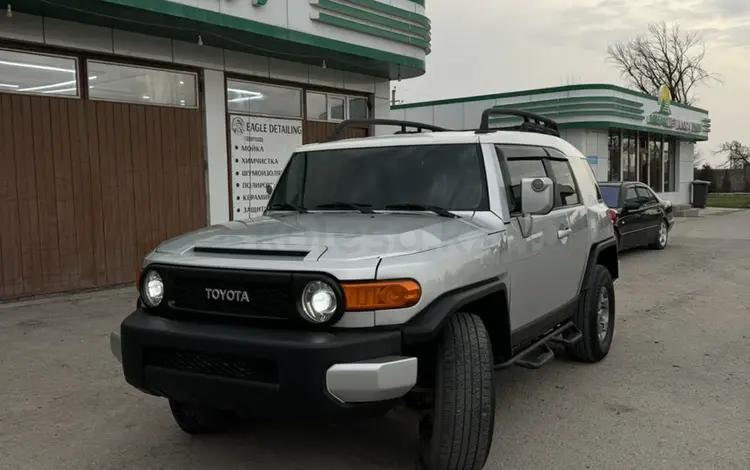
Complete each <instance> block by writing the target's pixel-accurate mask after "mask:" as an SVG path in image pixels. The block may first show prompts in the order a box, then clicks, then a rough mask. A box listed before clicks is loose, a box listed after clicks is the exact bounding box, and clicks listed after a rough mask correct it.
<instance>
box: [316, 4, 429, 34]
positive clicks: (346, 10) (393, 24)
mask: <svg viewBox="0 0 750 470" xmlns="http://www.w3.org/2000/svg"><path fill="white" fill-rule="evenodd" d="M310 5H313V6H314V7H316V8H318V9H320V10H327V11H330V12H333V13H338V14H341V15H345V16H348V17H349V18H352V19H355V20H363V21H367V22H370V23H374V24H377V25H380V26H385V27H387V28H392V29H397V30H399V31H403V32H404V33H408V34H411V35H414V36H417V37H418V38H420V39H423V40H424V41H426V42H428V43H429V41H430V30H429V28H430V26H429V24H428V26H427V27H424V26H422V25H421V24H419V25H417V24H414V23H412V22H410V21H408V20H407V21H403V20H400V19H394V18H392V17H390V16H384V15H381V14H378V13H372V12H370V11H367V10H363V9H361V8H355V7H350V6H348V5H344V4H342V3H338V2H334V1H333V0H310Z"/></svg>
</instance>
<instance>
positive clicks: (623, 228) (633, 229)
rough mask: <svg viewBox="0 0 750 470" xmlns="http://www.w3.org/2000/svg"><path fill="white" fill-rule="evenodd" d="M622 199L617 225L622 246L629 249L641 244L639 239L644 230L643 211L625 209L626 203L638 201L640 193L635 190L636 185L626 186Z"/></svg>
mask: <svg viewBox="0 0 750 470" xmlns="http://www.w3.org/2000/svg"><path fill="white" fill-rule="evenodd" d="M622 201H623V202H622V209H621V213H620V217H619V220H618V222H617V226H618V229H619V231H620V248H622V249H627V248H631V247H633V246H637V245H638V244H640V241H639V240H640V238H641V236H642V231H643V214H642V213H641V211H640V210H638V209H630V210H625V206H626V205H628V204H634V203H637V202H638V193H637V192H636V191H635V186H634V185H631V186H628V187H626V188H625V195H624V196H623V200H622Z"/></svg>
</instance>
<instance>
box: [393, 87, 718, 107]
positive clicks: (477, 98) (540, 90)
mask: <svg viewBox="0 0 750 470" xmlns="http://www.w3.org/2000/svg"><path fill="white" fill-rule="evenodd" d="M593 90H597V91H614V92H619V93H624V94H628V95H630V96H637V97H639V98H647V99H649V100H651V101H654V102H657V101H658V100H657V98H656V97H655V96H651V95H648V94H646V93H641V92H639V91H635V90H630V89H628V88H623V87H621V86H617V85H610V84H606V83H591V84H581V85H565V86H557V87H548V88H536V89H532V90H519V91H512V92H508V93H494V94H491V95H478V96H467V97H463V98H447V99H442V100H434V101H422V102H417V103H405V104H397V105H394V106H392V107H391V109H408V108H422V107H425V106H436V105H443V104H456V103H468V102H473V101H484V100H497V99H503V98H518V97H526V96H533V95H541V94H546V93H568V92H572V91H593ZM514 104H515V103H514ZM509 105H510V104H508V106H509ZM670 105H671V106H672V107H677V108H683V109H689V110H691V111H697V112H700V113H705V114H708V111H707V110H705V109H701V108H696V107H694V106H689V105H686V104H681V103H671V104H670Z"/></svg>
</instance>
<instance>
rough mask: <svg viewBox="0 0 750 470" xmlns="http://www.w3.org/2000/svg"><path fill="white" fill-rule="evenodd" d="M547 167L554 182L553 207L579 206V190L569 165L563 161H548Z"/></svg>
mask: <svg viewBox="0 0 750 470" xmlns="http://www.w3.org/2000/svg"><path fill="white" fill-rule="evenodd" d="M547 163H548V165H549V167H550V171H551V172H552V179H553V180H554V181H555V193H556V194H555V207H565V206H574V205H576V204H580V202H581V198H580V197H579V196H578V193H579V190H578V185H577V184H576V180H575V178H574V177H573V171H572V170H571V169H570V163H568V162H567V161H563V160H549V161H548V162H547Z"/></svg>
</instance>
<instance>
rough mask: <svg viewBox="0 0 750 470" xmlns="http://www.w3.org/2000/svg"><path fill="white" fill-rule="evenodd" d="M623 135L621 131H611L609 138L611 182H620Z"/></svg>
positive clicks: (608, 177) (609, 174) (609, 178)
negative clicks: (621, 139) (621, 140)
mask: <svg viewBox="0 0 750 470" xmlns="http://www.w3.org/2000/svg"><path fill="white" fill-rule="evenodd" d="M621 134H622V133H621V132H620V130H619V129H612V130H610V131H609V138H608V140H607V142H608V146H609V173H608V176H607V179H608V180H609V181H620V176H621V175H620V168H621V166H622V152H621V144H622V142H620V138H621Z"/></svg>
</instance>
